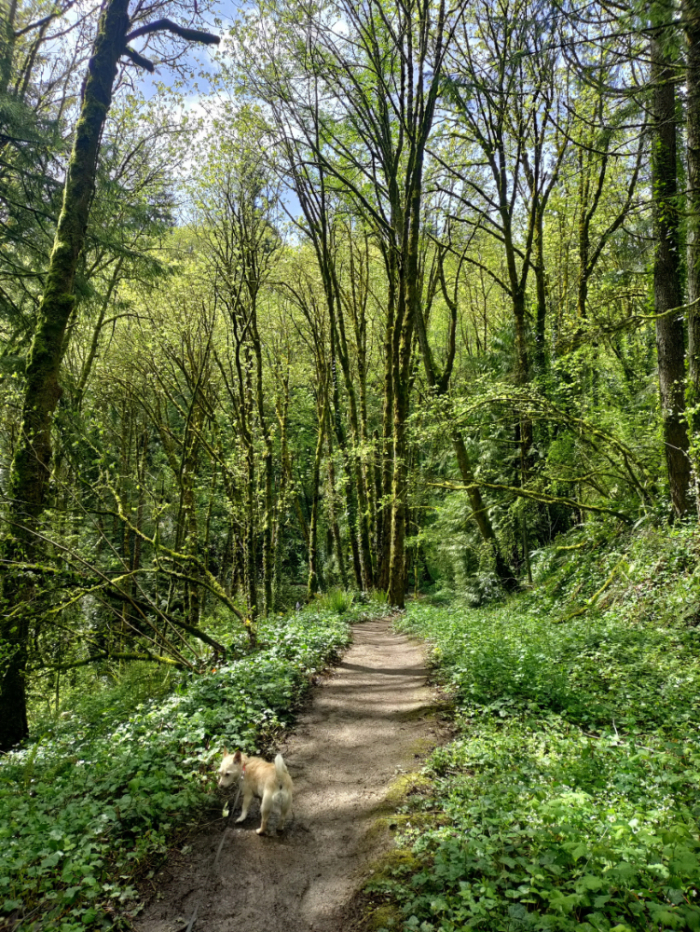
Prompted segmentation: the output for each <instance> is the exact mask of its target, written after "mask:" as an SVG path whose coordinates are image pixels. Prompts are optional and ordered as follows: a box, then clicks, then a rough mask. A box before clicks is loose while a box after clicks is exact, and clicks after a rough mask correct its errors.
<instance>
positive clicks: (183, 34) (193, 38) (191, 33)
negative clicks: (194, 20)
mask: <svg viewBox="0 0 700 932" xmlns="http://www.w3.org/2000/svg"><path fill="white" fill-rule="evenodd" d="M153 32H172V33H174V34H175V35H176V36H179V37H180V38H181V39H186V40H187V41H188V42H203V43H204V44H205V45H218V44H219V42H221V38H220V37H219V36H215V35H213V33H211V32H202V31H201V30H200V29H187V28H186V27H185V26H178V24H177V23H174V22H173V21H172V20H171V19H157V20H155V21H154V22H152V23H146V25H145V26H139V28H138V29H134V30H133V32H130V33H129V34H128V35H127V37H126V40H125V41H126V42H132V41H133V40H134V39H138V38H140V37H141V36H148V35H150V34H151V33H153ZM127 51H128V50H127Z"/></svg>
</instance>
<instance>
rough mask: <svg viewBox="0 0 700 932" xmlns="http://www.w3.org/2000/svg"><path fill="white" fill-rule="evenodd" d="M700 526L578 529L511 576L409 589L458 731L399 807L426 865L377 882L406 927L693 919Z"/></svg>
mask: <svg viewBox="0 0 700 932" xmlns="http://www.w3.org/2000/svg"><path fill="white" fill-rule="evenodd" d="M594 530H595V529H594ZM587 533H589V534H590V532H587ZM698 544H699V540H698V534H697V530H693V529H688V528H683V527H681V528H679V529H677V530H674V531H669V529H668V528H663V529H658V530H656V529H653V528H650V529H647V530H645V531H644V532H642V533H637V534H635V535H630V536H627V537H623V538H617V540H616V541H615V544H614V546H612V547H610V546H609V547H607V548H603V547H601V546H600V544H599V542H598V541H597V540H596V539H595V538H589V537H587V536H586V535H583V534H579V535H578V536H574V537H572V539H571V540H569V541H567V542H566V543H565V546H570V547H577V549H575V550H565V549H561V547H559V548H554V547H553V548H549V549H548V550H546V551H543V552H542V553H540V554H538V555H536V558H535V561H534V564H535V566H534V570H535V583H536V585H535V588H534V590H533V591H532V592H530V593H527V594H526V595H524V596H520V597H517V598H513V599H510V600H509V601H507V602H504V603H502V604H499V605H495V606H491V607H488V608H481V609H474V608H470V607H468V606H467V605H464V604H460V603H456V602H453V603H452V604H450V605H447V606H436V605H431V604H429V602H426V601H423V602H418V603H414V604H412V605H411V606H410V608H409V610H408V611H407V613H406V615H405V616H404V617H403V618H402V619H401V621H400V622H399V627H400V629H401V630H404V631H407V632H410V633H411V634H415V635H419V636H421V637H424V638H426V639H428V640H429V641H430V643H431V644H432V646H433V658H434V662H435V664H436V673H437V675H438V677H439V678H440V679H441V680H442V681H443V682H444V684H445V685H446V686H447V688H448V689H449V690H451V691H452V693H453V694H454V697H455V701H456V708H457V718H456V726H457V736H456V738H455V740H454V741H453V742H451V743H450V744H449V745H447V746H446V747H443V748H440V749H438V750H437V751H436V752H434V754H433V755H432V756H431V758H430V760H429V762H428V767H427V770H426V773H427V775H428V776H429V777H430V779H431V788H430V790H429V791H428V792H427V793H426V791H425V790H423V791H422V792H421V794H417V795H416V796H414V797H413V798H412V799H411V800H409V803H408V805H407V806H406V807H404V814H405V815H406V816H407V818H405V819H402V820H401V824H402V830H401V835H400V837H399V844H400V845H402V846H404V847H406V848H408V849H410V850H411V851H412V853H413V854H414V855H415V856H416V857H418V858H419V859H420V862H421V867H420V869H417V870H416V869H413V870H411V871H404V872H397V875H396V876H395V877H394V878H392V879H390V880H385V881H383V882H382V883H379V884H376V883H375V885H374V887H373V892H374V895H375V897H376V898H377V899H378V900H379V901H382V902H388V903H393V904H398V905H399V906H400V908H401V911H402V919H401V922H400V923H399V927H400V928H402V929H404V930H409V929H411V930H413V929H415V930H420V932H457V930H460V932H462V930H472V929H473V930H484V932H487V930H488V932H516V930H553V932H569V930H574V929H576V930H596V932H631V930H645V932H646V930H652V929H654V930H661V929H699V928H700V896H699V894H698V885H699V882H700V832H699V830H698V824H699V820H700V794H699V793H698V790H699V788H700V743H699V741H698V738H699V723H700V649H699V648H700V637H699V632H700V626H699V625H698V620H699V619H700V571H699V570H698V569H697V565H698V564H697V552H698ZM394 927H396V926H394Z"/></svg>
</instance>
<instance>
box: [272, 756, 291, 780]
mask: <svg viewBox="0 0 700 932" xmlns="http://www.w3.org/2000/svg"><path fill="white" fill-rule="evenodd" d="M275 770H276V771H277V779H278V780H279V781H280V785H282V781H283V780H284V777H285V775H286V774H287V773H289V771H288V770H287V765H286V764H285V762H284V758H283V757H282V755H281V754H278V755H277V757H276V758H275Z"/></svg>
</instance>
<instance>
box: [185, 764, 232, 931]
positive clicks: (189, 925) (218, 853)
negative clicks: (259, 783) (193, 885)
mask: <svg viewBox="0 0 700 932" xmlns="http://www.w3.org/2000/svg"><path fill="white" fill-rule="evenodd" d="M242 789H243V779H242V775H241V780H240V781H239V783H238V792H237V793H236V798H235V799H234V801H233V805H232V806H229V810H228V815H227V816H226V822H225V824H224V831H223V833H222V835H221V841H220V842H219V847H218V848H217V851H216V856H215V858H214V863H213V864H212V866H211V869H212V871H214V870H215V869H216V865H217V864H218V863H219V858H220V857H221V851H222V849H223V847H224V841H225V840H226V832H228V830H229V827H230V826H229V823H230V821H231V816H232V815H233V813H234V812H235V811H236V806H237V805H238V800H239V799H240V798H241V790H242ZM201 899H202V898H201V896H200V898H199V902H198V903H197V904H196V905H195V907H194V910H193V911H192V916H191V917H190V921H189V922H188V923H187V925H186V926H185V932H192V928H193V927H194V924H195V922H196V921H197V914H198V913H199V906H200V903H201Z"/></svg>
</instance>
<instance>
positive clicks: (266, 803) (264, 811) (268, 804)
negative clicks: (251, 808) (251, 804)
mask: <svg viewBox="0 0 700 932" xmlns="http://www.w3.org/2000/svg"><path fill="white" fill-rule="evenodd" d="M271 812H272V793H265V795H264V796H263V798H262V802H261V803H260V815H261V816H262V822H261V823H260V828H259V829H258V830H257V831H258V835H264V834H265V831H266V829H267V820H268V819H269V818H270V813H271Z"/></svg>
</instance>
